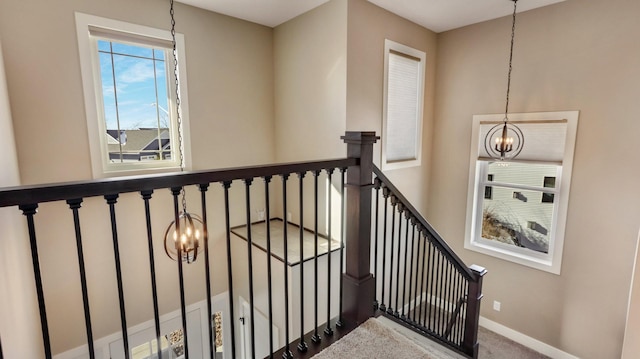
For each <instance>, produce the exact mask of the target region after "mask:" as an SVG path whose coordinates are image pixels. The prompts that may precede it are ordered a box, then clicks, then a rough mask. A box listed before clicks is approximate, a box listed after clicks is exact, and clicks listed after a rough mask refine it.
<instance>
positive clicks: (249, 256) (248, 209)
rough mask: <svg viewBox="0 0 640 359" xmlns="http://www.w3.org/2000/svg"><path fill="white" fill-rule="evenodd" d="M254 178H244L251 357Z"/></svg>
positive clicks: (253, 343) (253, 354)
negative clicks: (252, 197)
mask: <svg viewBox="0 0 640 359" xmlns="http://www.w3.org/2000/svg"><path fill="white" fill-rule="evenodd" d="M252 182H253V179H252V178H247V179H245V180H244V185H245V186H244V187H245V199H246V212H247V261H248V262H249V306H250V307H251V308H250V309H249V312H250V313H251V324H250V330H251V332H250V334H251V357H252V358H255V357H256V327H255V322H256V321H255V306H254V302H253V299H254V293H253V253H252V252H253V240H252V236H251V194H250V192H251V183H252Z"/></svg>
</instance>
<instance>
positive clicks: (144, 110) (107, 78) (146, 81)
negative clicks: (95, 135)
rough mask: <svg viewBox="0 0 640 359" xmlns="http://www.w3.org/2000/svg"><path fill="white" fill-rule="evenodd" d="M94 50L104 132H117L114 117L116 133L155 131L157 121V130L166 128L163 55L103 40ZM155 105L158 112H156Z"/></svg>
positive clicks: (159, 51)
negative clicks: (101, 100)
mask: <svg viewBox="0 0 640 359" xmlns="http://www.w3.org/2000/svg"><path fill="white" fill-rule="evenodd" d="M111 49H112V50H113V59H112V54H111ZM98 50H99V56H100V73H101V78H102V93H103V99H104V104H105V106H104V110H105V120H106V123H107V129H117V128H118V126H117V125H118V124H117V120H118V116H117V115H119V121H120V129H124V130H129V129H137V128H141V127H157V126H158V121H159V120H160V126H161V127H164V126H166V125H167V123H168V121H167V114H166V113H165V111H166V110H168V104H167V77H166V70H165V61H164V60H165V54H164V51H163V50H158V49H155V50H154V49H151V48H148V47H142V46H133V45H126V44H120V43H117V42H112V43H110V42H109V41H105V40H98ZM154 57H155V59H154ZM112 60H113V61H112ZM112 64H113V66H112ZM169 64H171V62H169ZM154 67H155V74H154ZM114 74H115V86H114ZM156 89H157V101H156ZM116 94H117V99H118V106H117V113H116V102H115V99H116ZM156 102H157V103H158V104H159V106H160V109H157V108H156V106H155V104H156Z"/></svg>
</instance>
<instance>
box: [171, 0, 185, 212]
mask: <svg viewBox="0 0 640 359" xmlns="http://www.w3.org/2000/svg"><path fill="white" fill-rule="evenodd" d="M170 6H171V8H170V10H169V14H171V44H172V45H173V76H174V79H175V86H176V115H177V117H176V118H177V122H178V153H179V155H180V172H182V171H184V153H183V151H182V141H183V138H182V111H181V110H180V87H179V82H178V51H177V49H176V20H175V16H174V10H173V0H170ZM180 194H181V195H182V212H183V213H186V212H187V199H186V194H185V191H184V187H182V190H181V193H180Z"/></svg>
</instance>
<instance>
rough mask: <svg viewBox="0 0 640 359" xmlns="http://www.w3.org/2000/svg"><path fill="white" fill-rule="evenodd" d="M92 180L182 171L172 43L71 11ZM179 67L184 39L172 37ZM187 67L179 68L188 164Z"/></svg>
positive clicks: (162, 33) (155, 32) (156, 33)
mask: <svg viewBox="0 0 640 359" xmlns="http://www.w3.org/2000/svg"><path fill="white" fill-rule="evenodd" d="M76 27H77V31H78V45H79V52H80V60H81V67H82V77H83V85H84V93H85V109H86V117H87V128H88V131H89V144H90V151H91V160H92V169H93V176H94V177H106V176H111V175H118V174H133V173H140V172H149V171H171V170H177V169H179V168H180V164H181V163H180V160H181V158H180V157H181V156H180V154H179V151H178V150H179V146H178V143H180V140H179V138H178V135H179V133H178V121H177V110H176V88H175V80H174V61H173V44H172V39H171V34H170V32H169V31H166V30H159V29H153V28H148V27H144V26H140V25H134V24H129V23H124V22H120V21H115V20H110V19H105V18H100V17H96V16H91V15H85V14H80V13H76ZM176 35H177V36H176V50H177V54H178V63H179V64H182V63H184V48H183V45H182V43H183V41H182V40H183V36H182V35H180V34H176ZM183 67H184V66H179V69H180V70H181V71H180V74H179V77H180V89H179V91H180V100H181V102H180V104H181V119H182V121H181V122H182V134H183V138H182V139H183V141H182V144H183V147H182V149H183V153H184V154H185V156H184V160H186V161H185V163H187V162H188V160H189V156H188V153H189V151H188V150H189V146H187V145H186V144H188V126H187V123H188V122H187V121H188V111H187V110H186V109H187V101H186V86H185V85H184V83H183V82H185V81H186V80H185V79H186V76H184V71H183Z"/></svg>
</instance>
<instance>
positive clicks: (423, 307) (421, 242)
mask: <svg viewBox="0 0 640 359" xmlns="http://www.w3.org/2000/svg"><path fill="white" fill-rule="evenodd" d="M426 242H427V240H426V238H424V236H423V235H422V229H421V228H419V229H418V254H419V253H422V267H421V269H419V270H418V274H420V281H419V282H418V283H420V307H418V320H417V321H416V318H415V317H414V318H413V321H414V322H416V323H418V324H420V323H422V324H421V325H422V326H424V322H423V321H422V311H423V310H424V311H425V312H426V311H427V307H426V305H427V300H426V292H425V291H424V285H425V284H424V282H425V281H426V272H425V271H424V264H425V262H426V260H427V258H426V249H427V243H426ZM420 246H422V252H421V251H420ZM417 267H418V264H416V268H417ZM416 279H417V276H416ZM417 290H418V285H417V284H416V291H417Z"/></svg>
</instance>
